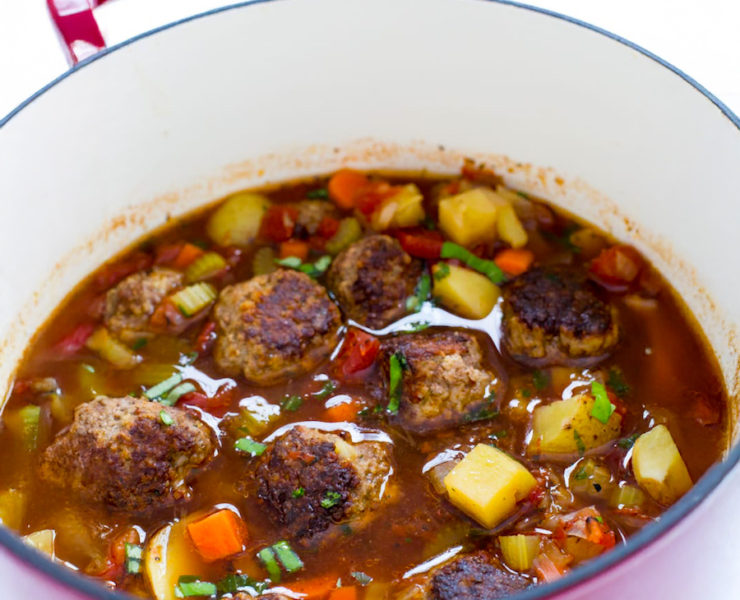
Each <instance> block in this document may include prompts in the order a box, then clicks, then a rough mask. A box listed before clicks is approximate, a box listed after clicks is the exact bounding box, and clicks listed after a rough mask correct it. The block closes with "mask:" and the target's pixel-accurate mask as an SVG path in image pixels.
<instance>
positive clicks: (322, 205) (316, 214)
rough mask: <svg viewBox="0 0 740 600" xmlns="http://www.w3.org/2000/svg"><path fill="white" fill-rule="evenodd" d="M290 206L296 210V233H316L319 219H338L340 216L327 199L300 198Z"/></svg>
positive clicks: (319, 223)
mask: <svg viewBox="0 0 740 600" xmlns="http://www.w3.org/2000/svg"><path fill="white" fill-rule="evenodd" d="M291 206H293V207H294V208H295V209H296V211H297V212H298V216H297V217H296V222H295V224H296V234H297V235H300V234H301V233H306V234H308V235H316V232H317V231H318V230H319V225H321V221H323V220H324V219H326V218H330V219H339V216H340V215H339V211H338V210H337V207H336V205H335V204H334V203H333V202H330V201H329V200H301V201H300V202H296V203H295V204H292V205H291Z"/></svg>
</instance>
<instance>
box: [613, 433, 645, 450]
mask: <svg viewBox="0 0 740 600" xmlns="http://www.w3.org/2000/svg"><path fill="white" fill-rule="evenodd" d="M638 437H640V434H639V433H633V434H632V435H630V436H628V437H625V438H622V439H621V440H619V441H618V442H617V446H619V447H620V448H624V449H625V450H629V449H630V448H632V446H634V445H635V441H636V440H637V438H638Z"/></svg>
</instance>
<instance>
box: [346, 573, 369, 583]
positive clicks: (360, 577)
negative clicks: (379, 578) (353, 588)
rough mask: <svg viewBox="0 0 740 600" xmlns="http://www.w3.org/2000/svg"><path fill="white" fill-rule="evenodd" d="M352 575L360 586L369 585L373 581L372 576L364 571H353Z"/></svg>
mask: <svg viewBox="0 0 740 600" xmlns="http://www.w3.org/2000/svg"><path fill="white" fill-rule="evenodd" d="M350 575H352V577H354V578H355V580H356V581H357V583H359V584H360V585H367V584H368V583H370V582H371V581H372V580H373V578H372V577H370V575H368V574H367V573H363V572H362V571H352V572H351V573H350Z"/></svg>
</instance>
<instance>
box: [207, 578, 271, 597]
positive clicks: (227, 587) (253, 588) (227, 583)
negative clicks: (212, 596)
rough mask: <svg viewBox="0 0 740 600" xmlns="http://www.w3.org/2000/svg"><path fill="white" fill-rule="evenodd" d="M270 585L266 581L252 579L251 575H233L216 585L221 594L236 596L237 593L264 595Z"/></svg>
mask: <svg viewBox="0 0 740 600" xmlns="http://www.w3.org/2000/svg"><path fill="white" fill-rule="evenodd" d="M268 587H269V584H268V583H267V582H265V581H257V580H256V579H252V578H251V577H250V576H249V575H240V574H236V573H231V574H229V575H227V576H226V577H224V578H223V579H221V580H220V581H219V582H218V583H217V584H216V589H217V590H218V593H219V594H222V595H223V594H236V593H237V592H241V591H244V592H255V593H256V594H258V595H259V594H262V592H264V591H265V590H266V589H267V588H268Z"/></svg>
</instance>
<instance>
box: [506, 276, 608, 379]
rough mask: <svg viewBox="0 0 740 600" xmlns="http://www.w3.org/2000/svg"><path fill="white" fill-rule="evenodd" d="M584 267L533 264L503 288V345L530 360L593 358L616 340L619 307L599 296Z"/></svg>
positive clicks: (547, 362)
mask: <svg viewBox="0 0 740 600" xmlns="http://www.w3.org/2000/svg"><path fill="white" fill-rule="evenodd" d="M597 292H598V290H597V288H596V286H595V285H594V284H593V283H592V282H590V281H589V280H588V279H587V278H586V275H585V273H583V272H582V271H581V270H579V269H575V268H573V267H567V266H549V267H536V268H534V269H531V270H529V271H527V272H526V273H524V274H523V275H520V276H519V277H517V278H516V279H514V280H513V281H511V282H510V283H509V284H507V285H506V287H505V288H504V294H503V296H504V303H503V332H504V345H505V347H506V350H507V351H508V353H509V354H510V355H511V356H512V357H513V358H514V359H516V360H518V361H520V362H522V363H524V364H526V365H528V366H547V365H553V364H563V363H566V364H567V363H576V364H582V365H588V364H595V363H597V362H599V361H600V360H601V359H603V358H605V357H606V356H607V355H608V354H609V353H610V352H611V350H612V349H613V348H614V346H615V345H616V344H617V341H618V340H619V325H618V323H617V310H616V308H615V307H614V306H612V305H611V304H608V303H606V302H604V301H603V300H601V299H600V298H599V297H598V295H597Z"/></svg>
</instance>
